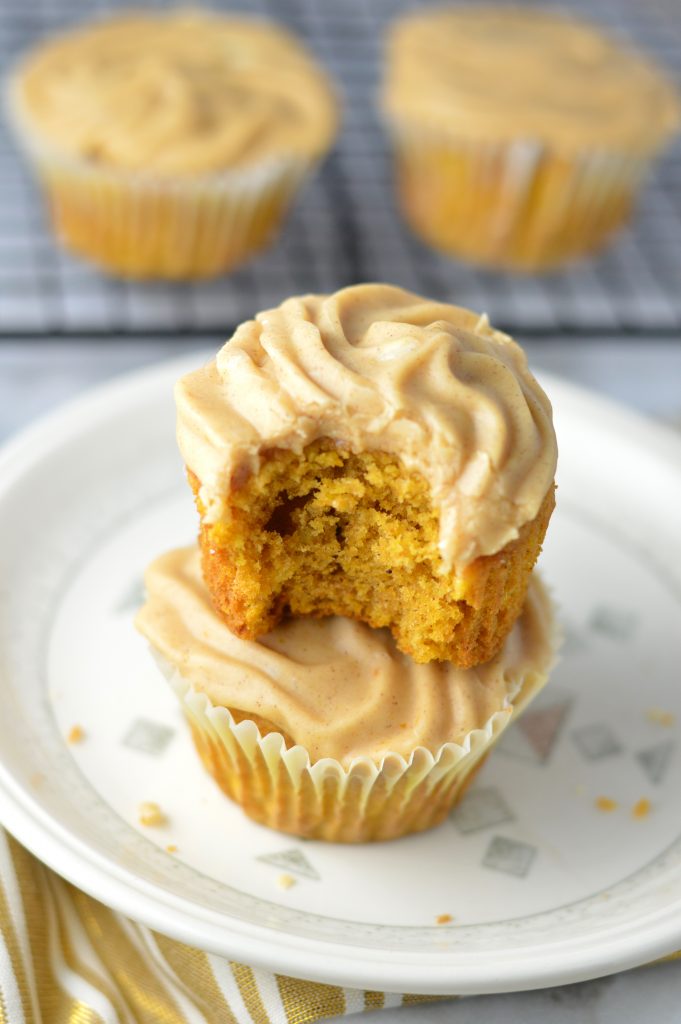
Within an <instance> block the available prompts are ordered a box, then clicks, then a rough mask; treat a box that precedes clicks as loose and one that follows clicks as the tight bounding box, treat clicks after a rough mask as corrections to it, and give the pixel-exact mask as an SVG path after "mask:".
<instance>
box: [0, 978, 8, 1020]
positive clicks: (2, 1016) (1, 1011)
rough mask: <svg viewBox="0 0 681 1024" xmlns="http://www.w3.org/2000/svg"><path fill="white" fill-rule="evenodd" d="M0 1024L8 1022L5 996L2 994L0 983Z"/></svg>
mask: <svg viewBox="0 0 681 1024" xmlns="http://www.w3.org/2000/svg"><path fill="white" fill-rule="evenodd" d="M0 1024H10V1021H9V1017H8V1016H7V1010H6V1008H5V997H4V996H3V994H2V985H0Z"/></svg>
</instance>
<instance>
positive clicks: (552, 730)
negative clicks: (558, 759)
mask: <svg viewBox="0 0 681 1024" xmlns="http://www.w3.org/2000/svg"><path fill="white" fill-rule="evenodd" d="M572 703H573V701H572V698H571V697H562V696H559V695H558V694H555V693H553V694H552V693H547V694H542V696H541V697H540V698H539V699H538V700H537V701H535V703H534V704H533V705H532V707H531V708H530V710H529V711H526V712H525V713H524V714H523V716H522V717H521V718H520V719H519V720H518V721H517V722H514V723H513V725H512V726H511V727H510V728H509V729H507V730H506V732H505V733H504V735H503V736H502V737H501V740H500V741H499V743H498V744H497V750H499V751H503V753H504V754H508V755H509V756H510V757H517V758H520V759H521V760H523V761H533V762H534V763H535V764H543V763H544V761H546V760H547V758H548V757H549V755H550V753H551V751H552V750H553V748H554V746H555V744H556V742H557V740H558V737H559V735H560V732H561V728H562V726H563V723H564V721H565V718H566V716H567V715H568V713H569V711H570V709H571V707H572Z"/></svg>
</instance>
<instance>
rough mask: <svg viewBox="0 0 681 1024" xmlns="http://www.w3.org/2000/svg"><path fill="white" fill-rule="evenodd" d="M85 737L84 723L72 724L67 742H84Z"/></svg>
mask: <svg viewBox="0 0 681 1024" xmlns="http://www.w3.org/2000/svg"><path fill="white" fill-rule="evenodd" d="M84 739H85V730H84V729H83V726H82V725H72V726H71V728H70V729H69V733H68V736H67V737H66V742H67V743H82V742H83V740H84Z"/></svg>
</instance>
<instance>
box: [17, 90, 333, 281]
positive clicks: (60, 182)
mask: <svg viewBox="0 0 681 1024" xmlns="http://www.w3.org/2000/svg"><path fill="white" fill-rule="evenodd" d="M7 106H8V114H9V119H10V121H11V123H12V125H13V126H14V129H15V133H16V136H17V139H18V142H19V145H20V147H21V148H22V150H23V151H24V153H25V155H26V157H27V158H28V160H29V162H30V164H31V166H32V167H33V170H34V172H35V174H36V176H37V178H38V179H39V180H40V182H41V184H42V186H43V188H44V190H45V194H46V198H47V200H48V204H49V207H50V213H51V217H52V221H53V224H54V228H55V230H56V232H57V234H58V236H59V238H60V239H61V241H62V242H63V243H64V244H65V245H66V246H67V247H68V248H70V249H72V250H74V251H75V252H77V253H78V254H80V255H82V256H85V257H86V258H88V259H91V260H93V261H94V262H95V263H97V264H99V265H100V266H101V267H103V268H104V269H106V270H108V271H110V272H112V273H114V274H117V275H120V276H123V277H131V278H173V279H178V280H182V279H185V280H187V279H193V278H201V277H211V276H215V275H217V274H220V273H223V272H225V271H227V270H230V269H231V268H233V267H235V266H237V265H238V264H240V263H242V262H243V261H244V260H246V259H248V258H249V257H250V256H251V255H252V254H254V253H255V252H257V251H258V250H260V249H262V248H263V247H264V246H265V245H266V244H267V243H268V242H269V241H270V239H271V237H272V235H273V234H274V233H275V232H276V230H277V228H278V227H279V226H280V224H281V222H282V220H283V218H284V216H285V214H286V213H287V211H288V209H289V207H290V205H291V202H292V200H293V198H294V196H295V194H296V193H297V191H298V189H299V188H300V186H301V184H302V182H303V180H304V178H305V177H306V176H308V175H309V174H310V173H311V171H312V170H313V168H314V166H315V164H316V160H314V159H312V158H307V157H302V156H298V155H290V156H281V157H278V158H276V159H268V160H263V161H262V162H260V163H258V164H255V165H252V166H249V167H244V168H236V169H234V170H226V171H221V172H219V173H214V174H205V175H201V176H198V175H197V176H193V177H186V178H181V177H176V178H173V179H165V178H163V177H156V176H154V175H153V174H152V173H151V172H147V171H139V172H134V171H126V170H122V169H118V168H110V167H106V166H104V165H98V164H97V163H96V162H95V160H94V159H93V160H86V159H84V158H81V157H78V156H70V155H68V154H64V153H63V152H60V151H59V149H58V148H57V147H55V146H54V145H52V144H51V143H50V142H48V141H45V140H44V139H43V138H41V137H40V136H39V134H38V133H37V132H36V130H35V129H34V128H33V126H32V125H31V124H30V123H29V121H28V119H27V118H26V116H25V115H24V113H23V112H22V111H21V109H20V107H19V104H18V103H17V101H16V97H15V90H14V87H13V85H12V83H10V87H9V89H8V92H7Z"/></svg>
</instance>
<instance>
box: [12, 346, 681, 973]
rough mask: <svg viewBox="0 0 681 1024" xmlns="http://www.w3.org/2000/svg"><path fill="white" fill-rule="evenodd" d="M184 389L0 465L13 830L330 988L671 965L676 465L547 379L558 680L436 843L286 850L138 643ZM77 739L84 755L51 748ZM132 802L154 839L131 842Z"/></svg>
mask: <svg viewBox="0 0 681 1024" xmlns="http://www.w3.org/2000/svg"><path fill="white" fill-rule="evenodd" d="M196 363H197V359H196V357H193V358H192V359H191V365H196ZM189 365H190V361H189V360H186V359H185V360H183V361H181V362H175V363H173V364H170V365H164V366H161V367H159V368H155V369H153V370H151V371H147V372H144V373H141V374H137V375H135V376H132V377H129V378H127V379H125V380H123V381H121V382H118V383H115V384H113V385H110V386H108V387H106V388H104V389H100V390H98V391H97V392H95V393H93V394H91V395H89V396H87V397H85V398H84V399H82V400H80V401H79V402H77V403H75V404H73V405H71V406H69V407H67V408H65V409H64V410H63V411H61V412H59V413H58V414H57V415H54V416H52V417H51V418H50V419H48V420H46V421H44V422H43V423H41V424H39V425H38V426H36V427H35V428H33V429H32V430H30V431H28V432H27V433H26V434H24V435H23V437H21V438H19V439H18V440H17V441H15V442H14V443H13V444H12V445H11V446H10V447H9V448H7V449H6V450H5V452H4V454H3V456H2V458H1V459H0V692H1V701H2V703H1V707H2V716H1V718H0V818H1V819H2V821H3V822H4V823H5V824H6V825H7V827H8V828H9V829H10V830H11V831H13V832H14V833H15V834H16V835H17V836H18V838H19V839H20V840H21V841H22V842H23V843H25V845H26V846H28V847H29V848H30V849H31V850H33V851H34V852H35V853H36V854H37V855H38V856H39V857H41V858H42V859H43V860H44V861H46V862H47V863H48V864H49V865H51V866H52V867H53V868H54V869H55V870H57V871H58V872H60V873H61V874H62V875H64V876H66V877H67V878H69V879H71V880H72V881H74V882H76V883H77V884H78V885H80V886H81V887H82V888H84V889H86V890H87V891H88V892H90V893H92V894H93V895H94V896H96V897H97V898H99V899H100V900H102V901H104V902H105V903H108V904H110V905H112V906H114V907H116V908H118V909H120V910H122V911H124V912H125V913H126V914H129V915H131V916H133V917H136V918H138V919H140V920H142V921H144V922H146V923H147V924H150V925H152V926H153V927H155V928H157V929H159V930H160V931H163V932H165V933H167V934H169V935H172V936H175V937H177V938H180V939H183V940H185V941H186V942H189V943H192V944H194V945H197V946H200V947H202V948H204V949H208V950H211V951H213V952H216V953H219V954H223V955H226V956H229V957H231V958H233V959H237V960H241V961H244V962H247V963H251V964H254V965H260V966H265V967H268V968H272V969H274V970H276V971H279V972H283V973H289V974H293V975H298V976H302V977H307V978H313V979H318V980H324V981H329V982H334V983H339V984H344V985H347V986H357V987H366V988H386V989H389V990H395V991H405V990H406V991H412V992H432V993H439V992H441V993H465V992H492V991H502V990H512V989H522V988H530V987H538V986H542V985H549V984H557V983H562V982H568V981H574V980H578V979H583V978H588V977H593V976H596V975H599V974H603V973H606V972H609V971H614V970H616V969H620V968H625V967H628V966H632V965H634V964H636V963H640V962H643V961H645V960H649V959H652V958H653V957H655V956H658V955H661V954H665V953H668V952H670V951H671V950H673V949H675V948H677V947H681V815H679V797H678V794H679V792H681V757H679V752H678V747H677V740H678V731H677V722H681V678H680V676H679V666H680V665H681V534H680V531H679V510H680V509H681V441H679V440H678V439H677V438H676V437H674V436H672V435H671V434H669V433H667V432H665V431H663V430H661V429H659V428H656V427H654V426H652V425H650V424H648V423H646V422H645V421H643V420H641V419H639V418H637V417H635V416H633V415H632V414H630V413H628V412H625V411H623V410H621V409H618V408H617V407H614V406H612V405H610V404H607V403H605V402H603V401H601V400H599V399H597V398H595V397H593V396H590V395H588V394H585V393H584V392H582V391H579V390H576V389H575V388H573V387H569V386H567V385H566V384H564V383H562V382H560V381H558V380H552V379H546V380H545V385H546V387H547V390H548V391H549V393H550V395H551V397H552V399H553V400H554V404H555V409H556V424H557V430H558V435H559V439H560V448H561V456H560V472H559V495H558V501H559V506H558V510H557V511H556V514H555V517H554V519H553V521H552V523H551V528H550V530H549V540H548V542H547V545H546V550H545V553H544V555H543V556H542V565H543V569H544V572H545V575H546V577H547V578H548V580H549V581H550V583H551V585H552V586H553V588H554V591H555V594H556V597H557V599H558V601H559V604H560V606H561V608H562V617H563V621H564V624H565V628H566V633H567V643H566V646H565V650H564V655H563V658H562V661H561V664H560V666H559V668H558V669H557V671H556V673H555V678H554V679H553V680H552V681H551V683H550V684H549V686H548V688H547V689H546V690H545V692H544V694H543V695H542V696H541V697H540V698H539V700H538V702H537V703H536V704H535V705H533V706H532V707H531V708H530V710H529V711H528V712H527V714H526V716H525V718H524V719H523V720H522V721H521V722H520V723H518V724H517V725H515V726H514V727H513V729H512V730H509V732H508V733H507V734H506V736H505V738H504V740H503V741H502V743H501V745H500V747H499V748H498V750H497V751H496V752H495V753H494V755H493V756H492V757H491V758H490V760H489V761H488V763H487V766H486V767H485V769H484V772H483V773H482V774H481V775H480V777H479V778H478V780H477V781H476V783H475V788H474V789H472V791H471V793H470V795H469V797H468V798H467V800H466V801H465V803H464V804H463V805H462V807H461V809H460V810H459V811H457V812H456V813H455V814H454V815H453V816H452V818H451V820H448V821H447V822H446V823H445V824H444V825H443V826H441V827H440V828H439V829H437V830H436V831H433V832H431V833H428V834H425V835H421V836H416V837H411V838H407V839H404V840H401V841H399V842H393V843H383V844H377V845H373V846H372V845H369V846H364V847H355V848H348V847H341V846H334V845H325V844H323V843H315V842H303V841H299V840H297V839H294V838H291V837H287V836H284V835H280V834H277V833H275V832H271V831H269V830H267V829H265V828H262V827H259V826H256V825H254V824H252V823H251V822H249V821H248V820H247V819H246V818H245V817H244V816H243V815H242V814H241V812H240V811H239V809H238V808H237V807H235V806H233V805H232V804H231V803H230V802H229V801H228V800H227V799H226V798H224V797H223V796H222V795H221V794H220V793H219V791H218V790H217V788H216V787H215V786H214V784H213V782H212V781H211V780H210V779H209V778H208V776H206V775H205V774H204V773H203V771H202V769H201V767H200V766H199V763H198V760H197V758H196V757H195V755H194V752H193V749H192V748H191V744H190V740H189V737H188V735H187V732H186V730H185V727H184V724H183V722H182V720H181V718H180V714H179V711H178V709H177V707H176V705H175V703H174V698H172V697H171V695H170V693H169V691H168V690H167V688H166V685H165V683H164V682H163V680H162V679H161V677H160V675H159V674H158V671H157V669H156V668H155V666H154V664H153V662H152V660H151V658H150V656H149V654H148V652H147V650H146V647H145V644H144V642H143V641H142V640H141V638H139V637H138V636H137V634H136V633H135V631H134V630H133V627H132V618H133V614H134V610H135V608H136V607H137V605H138V603H139V601H140V599H141V573H142V570H143V567H144V565H145V564H146V562H147V561H149V560H150V559H151V558H152V557H154V556H155V555H156V554H158V553H159V552H161V551H163V550H164V549H166V548H167V547H169V546H171V545H175V544H182V543H186V542H188V541H189V540H190V539H191V538H192V536H193V535H194V532H195V525H196V524H195V517H194V511H193V507H192V502H191V498H190V493H189V489H188V488H187V486H186V484H185V483H184V480H183V472H182V467H181V464H180V460H179V457H178V455H177V453H176V449H175V442H174V415H173V405H172V384H173V382H174V380H175V379H176V378H177V376H178V375H179V374H180V373H181V372H183V371H184V370H185V369H186V368H188V367H189ZM75 724H78V725H80V726H81V727H82V728H83V730H84V732H85V739H84V740H83V742H81V743H79V744H72V745H67V743H66V742H65V740H64V737H65V736H66V735H67V734H68V732H69V730H70V729H71V727H72V726H73V725H75ZM599 798H607V801H612V802H613V804H612V806H613V809H611V810H609V811H608V810H605V809H602V808H599V807H598V806H597V803H598V801H599ZM143 800H154V801H156V802H157V803H158V804H159V805H160V806H161V807H162V808H163V810H164V811H165V812H166V814H167V816H168V823H167V825H166V826H164V827H163V828H159V829H155V830H153V829H149V828H147V829H144V828H142V827H141V826H139V825H138V823H137V808H138V805H139V803H140V802H141V801H143ZM607 801H606V804H605V806H610V805H609V804H607ZM640 801H648V802H649V803H643V804H640V803H639V802H640ZM637 804H638V805H639V816H637V815H636V814H635V813H634V808H635V806H636V805H637ZM641 808H642V809H643V811H645V810H646V809H647V810H648V813H647V814H642V816H641ZM171 844H174V845H176V846H177V852H176V853H172V854H170V853H167V852H166V846H168V845H171ZM282 873H288V874H290V875H291V876H293V877H294V878H295V879H296V882H297V884H296V885H294V886H293V887H292V888H290V889H287V890H285V891H284V890H283V889H281V888H280V887H279V885H278V882H279V879H280V876H281V874H282ZM440 915H451V918H452V920H451V921H449V922H447V923H444V924H437V923H436V919H437V917H438V916H440Z"/></svg>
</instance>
